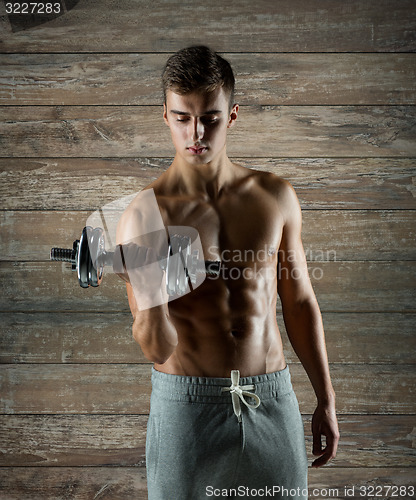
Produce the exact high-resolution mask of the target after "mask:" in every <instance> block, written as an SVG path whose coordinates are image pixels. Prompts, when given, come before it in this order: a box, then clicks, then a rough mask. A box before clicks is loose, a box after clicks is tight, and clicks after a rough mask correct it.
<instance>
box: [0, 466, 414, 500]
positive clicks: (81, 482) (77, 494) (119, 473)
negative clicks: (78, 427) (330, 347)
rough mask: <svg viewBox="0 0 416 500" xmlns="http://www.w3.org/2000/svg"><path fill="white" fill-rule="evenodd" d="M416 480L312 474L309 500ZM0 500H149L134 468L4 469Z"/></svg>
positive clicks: (389, 472) (408, 475)
mask: <svg viewBox="0 0 416 500" xmlns="http://www.w3.org/2000/svg"><path fill="white" fill-rule="evenodd" d="M414 477H415V468H410V467H409V468H401V467H373V468H371V467H366V468H360V469H357V468H340V467H332V468H328V467H325V468H323V469H310V470H309V495H310V497H311V498H314V499H315V500H323V499H328V498H330V499H331V500H350V499H351V498H352V499H353V500H358V499H359V498H363V497H360V496H359V494H360V493H365V491H369V490H360V488H363V487H364V488H365V487H369V486H379V485H382V486H383V487H385V490H384V491H387V490H386V488H387V487H388V486H391V485H403V486H412V485H414ZM345 488H347V493H346V491H345ZM351 488H354V489H355V495H354V496H351ZM409 491H410V490H409ZM348 493H350V495H348ZM0 494H1V495H2V498H3V499H4V500H58V499H59V500H67V499H70V498H71V499H72V498H76V499H77V500H91V499H93V498H96V499H102V498H108V499H117V500H131V499H132V498H134V499H135V500H147V490H146V477H145V473H144V470H143V469H138V468H136V467H122V468H121V467H89V468H85V467H84V468H82V467H2V468H0ZM329 495H331V496H330V497H329ZM379 498H381V500H390V499H391V498H392V497H391V496H388V497H386V496H382V497H379ZM401 498H404V499H405V500H409V499H410V498H412V497H410V496H404V497H401Z"/></svg>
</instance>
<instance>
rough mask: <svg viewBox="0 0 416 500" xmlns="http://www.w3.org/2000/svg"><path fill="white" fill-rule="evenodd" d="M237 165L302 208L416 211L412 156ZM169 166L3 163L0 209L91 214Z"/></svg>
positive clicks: (158, 162) (138, 161) (154, 162)
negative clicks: (267, 179) (275, 180)
mask: <svg viewBox="0 0 416 500" xmlns="http://www.w3.org/2000/svg"><path fill="white" fill-rule="evenodd" d="M234 160H235V161H236V162H237V163H240V164H241V165H243V166H245V167H247V168H254V169H257V170H264V171H268V172H273V173H274V174H276V175H279V176H281V177H284V178H286V179H288V180H289V181H290V182H291V183H292V184H293V186H294V187H295V189H296V191H297V194H298V197H299V200H300V203H301V205H302V208H303V209H318V208H327V209H332V208H342V209H354V210H358V209H372V210H375V209H415V208H416V203H415V196H416V188H415V185H414V177H415V176H416V160H415V159H414V158H365V159H361V158H282V159H279V158H253V159H244V158H241V157H238V158H235V159H234ZM170 163H171V160H170V159H159V158H131V159H120V158H111V159H105V158H103V159H96V158H74V159H66V158H56V157H55V158H51V159H46V158H33V159H31V158H7V159H4V158H3V159H0V178H1V180H2V182H1V183H0V197H1V199H2V200H3V204H2V208H3V210H41V209H43V210H89V211H94V210H96V209H98V208H99V207H102V206H104V205H105V204H106V203H110V202H111V201H114V200H116V199H118V198H122V197H123V196H126V195H129V194H133V193H136V192H138V191H140V190H141V189H143V188H144V187H145V186H147V185H148V184H150V182H152V181H153V180H154V179H156V178H157V177H159V176H160V175H161V174H162V172H163V171H164V170H166V169H167V168H168V166H169V165H170ZM69 193H70V194H69ZM57 229H58V228H57ZM77 232H78V231H77Z"/></svg>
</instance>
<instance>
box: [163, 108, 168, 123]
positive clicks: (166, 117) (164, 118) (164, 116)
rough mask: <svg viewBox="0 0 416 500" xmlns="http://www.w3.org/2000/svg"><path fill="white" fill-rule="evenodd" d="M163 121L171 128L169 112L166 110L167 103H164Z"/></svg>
mask: <svg viewBox="0 0 416 500" xmlns="http://www.w3.org/2000/svg"><path fill="white" fill-rule="evenodd" d="M163 120H164V121H165V123H166V125H167V126H169V121H168V110H167V108H166V103H163Z"/></svg>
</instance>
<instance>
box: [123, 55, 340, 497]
mask: <svg viewBox="0 0 416 500" xmlns="http://www.w3.org/2000/svg"><path fill="white" fill-rule="evenodd" d="M163 85H164V93H165V102H164V113H163V118H164V121H165V123H166V125H167V126H168V127H169V128H170V132H171V136H172V141H173V144H174V146H175V149H176V155H175V158H174V160H173V162H172V164H171V166H170V167H169V168H168V169H167V170H166V172H164V173H163V174H162V175H161V176H160V177H159V178H158V179H157V180H156V181H154V182H153V183H152V184H151V185H150V186H149V187H148V188H147V189H149V190H153V192H154V195H155V197H156V200H157V205H158V209H159V210H160V213H159V214H157V215H154V216H153V218H157V217H161V220H162V221H163V225H164V226H165V227H166V228H167V227H171V226H182V227H186V226H190V227H192V228H194V229H196V230H197V231H198V233H199V237H200V241H201V245H202V248H203V252H204V258H205V259H207V260H214V261H221V270H220V274H219V276H218V277H209V276H208V277H207V278H206V279H205V281H204V282H203V283H202V284H201V285H200V286H199V287H198V288H196V289H194V290H193V291H192V292H191V293H188V294H186V295H184V296H182V297H180V298H177V299H176V300H172V301H170V302H167V300H166V298H165V297H163V293H164V292H163V286H162V285H161V283H162V279H163V271H162V270H161V269H160V267H158V266H156V267H155V268H154V269H153V270H152V272H151V275H150V274H149V276H146V273H143V272H142V273H136V272H135V269H134V267H135V266H134V265H133V264H131V265H129V264H127V270H128V271H129V272H128V277H127V279H128V282H127V294H128V299H129V304H130V308H131V311H132V314H133V318H134V321H133V336H134V338H135V340H136V341H137V342H138V343H139V344H140V346H141V348H142V350H143V353H144V354H145V356H146V357H147V358H148V359H149V360H150V361H153V362H154V369H153V371H152V396H151V410H150V416H149V423H148V434H147V442H146V460H147V477H148V492H149V499H151V500H186V499H189V500H199V499H202V498H208V497H209V496H219V494H221V495H222V496H228V497H231V496H232V495H233V494H234V495H236V494H239V495H240V496H241V494H242V493H244V494H247V493H248V492H250V493H251V495H255V493H256V492H257V494H258V495H259V497H260V496H265V495H266V493H269V494H270V491H273V493H274V497H275V498H297V499H298V498H299V499H301V498H302V499H303V498H306V497H307V460H306V452H305V444H304V435H303V425H302V420H301V417H300V413H299V408H298V404H297V400H296V396H295V395H294V393H293V390H292V386H291V382H290V375H289V368H288V367H287V366H286V362H285V359H284V355H283V348H282V341H281V337H280V333H279V329H278V326H277V322H276V301H277V295H279V297H280V300H281V303H282V310H283V317H284V321H285V325H286V329H287V332H288V336H289V339H290V342H291V343H292V345H293V347H294V349H295V351H296V353H297V355H298V357H299V359H300V361H301V362H302V364H303V366H304V368H305V370H306V372H307V374H308V376H309V378H310V380H311V383H312V386H313V389H314V391H315V393H316V397H317V408H316V410H315V413H314V415H313V420H312V432H313V453H314V455H316V456H318V458H317V459H316V460H315V461H314V462H313V464H312V466H314V467H319V466H322V465H324V464H325V463H327V462H328V461H329V460H330V459H331V458H333V457H334V456H335V453H336V449H337V443H338V427H337V420H336V416H335V402H334V399H335V396H334V391H333V388H332V385H331V380H330V375H329V369H328V361H327V354H326V348H325V341H324V332H323V326H322V320H321V314H320V311H319V307H318V304H317V301H316V298H315V295H314V292H313V290H312V286H311V283H310V281H309V277H308V272H307V265H306V260H305V254H304V250H303V246H302V242H301V210H300V207H299V203H298V200H297V197H296V194H295V192H294V190H293V188H292V187H291V186H290V184H289V183H288V182H286V181H284V180H283V179H281V178H279V177H277V176H275V175H273V174H271V173H267V172H260V171H256V170H250V169H247V168H244V167H242V166H239V165H236V164H234V163H232V162H231V161H230V160H229V158H228V156H227V152H226V138H227V131H228V129H229V128H231V127H232V126H234V124H235V122H236V119H237V114H238V105H237V104H234V76H233V72H232V69H231V67H230V65H229V64H228V62H226V61H225V60H224V59H223V58H221V57H220V56H219V55H218V54H216V53H215V52H213V51H211V50H210V49H208V48H207V47H190V48H187V49H184V50H181V51H179V52H178V53H176V54H174V55H173V56H172V57H170V58H169V60H168V62H167V64H166V67H165V70H164V73H163ZM149 206H150V205H149V204H147V205H146V204H143V202H142V201H140V196H139V197H138V198H137V201H136V200H135V201H133V202H132V204H131V205H130V206H129V207H128V208H127V210H126V211H125V212H124V214H123V216H122V218H121V220H120V222H119V224H118V229H117V242H118V244H119V245H122V248H124V249H125V251H126V252H125V256H124V257H125V259H126V262H130V263H131V262H132V260H134V259H135V257H133V258H131V251H132V248H131V246H129V245H127V244H126V243H127V242H131V241H132V240H133V239H134V238H133V237H132V234H136V233H137V234H139V233H143V227H144V226H146V222H145V220H146V219H148V218H149V217H150V218H152V215H151V214H150V213H146V212H150V211H151V209H148V208H146V207H149ZM150 226H151V224H150ZM156 233H157V232H155V234H156ZM152 234H153V233H152ZM123 245H124V246H123ZM154 246H155V245H153V247H154ZM142 251H144V254H143V255H142V256H141V259H142V260H141V262H142V263H143V262H145V263H152V262H154V260H155V254H156V253H157V251H156V250H154V249H152V248H148V249H147V250H146V249H145V250H143V247H141V249H140V252H142ZM139 260H140V259H139ZM150 267H151V266H150ZM155 269H156V270H155ZM157 269H159V271H158V270H157ZM240 377H241V378H240ZM323 436H324V437H325V438H326V444H325V445H324V444H323V443H321V438H322V437H323ZM273 488H274V489H273ZM246 496H248V495H246Z"/></svg>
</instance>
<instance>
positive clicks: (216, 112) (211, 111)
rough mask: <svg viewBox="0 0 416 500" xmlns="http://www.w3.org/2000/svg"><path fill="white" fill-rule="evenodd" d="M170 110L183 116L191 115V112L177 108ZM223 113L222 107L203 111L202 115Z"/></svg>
mask: <svg viewBox="0 0 416 500" xmlns="http://www.w3.org/2000/svg"><path fill="white" fill-rule="evenodd" d="M170 112H171V113H172V114H175V115H181V116H189V115H190V114H191V113H187V112H186V111H178V110H176V109H171V110H170ZM220 113H222V111H221V110H220V109H210V110H209V111H205V113H202V115H201V116H205V115H219V114H220Z"/></svg>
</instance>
